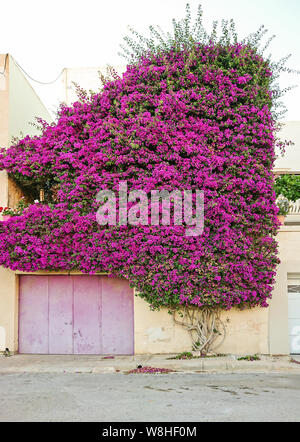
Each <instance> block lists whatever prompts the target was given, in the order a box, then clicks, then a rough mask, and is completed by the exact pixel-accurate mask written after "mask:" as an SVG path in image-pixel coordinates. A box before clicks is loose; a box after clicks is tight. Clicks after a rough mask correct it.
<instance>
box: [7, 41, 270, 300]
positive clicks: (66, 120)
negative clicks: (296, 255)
mask: <svg viewBox="0 0 300 442" xmlns="http://www.w3.org/2000/svg"><path fill="white" fill-rule="evenodd" d="M271 77H272V73H271V71H270V69H269V66H268V63H267V62H266V61H264V60H263V59H262V58H261V57H260V56H259V55H257V53H256V52H255V50H254V49H251V48H250V47H248V46H245V45H242V44H235V45H232V46H226V47H222V46H221V45H220V44H218V45H214V44H210V45H205V46H203V45H200V44H199V45H195V47H194V49H189V50H186V51H185V50H176V49H173V50H170V51H168V52H166V53H160V54H159V55H149V56H147V57H144V58H142V59H141V60H140V61H139V63H137V64H134V65H130V66H128V67H127V70H126V72H125V73H124V74H123V77H122V78H120V79H114V80H112V81H110V82H108V83H107V84H106V85H105V87H104V89H103V91H102V92H101V93H99V94H94V95H92V96H91V97H90V98H87V99H84V100H82V101H78V102H76V103H74V105H73V106H71V107H67V106H63V107H62V108H61V110H60V115H59V120H58V122H57V123H56V124H52V125H49V126H48V125H46V124H45V125H44V128H43V133H42V135H41V136H36V137H32V138H30V137H28V136H27V137H25V138H24V139H23V140H21V141H20V142H18V143H17V144H16V145H14V146H11V147H10V148H9V149H8V150H6V151H4V150H2V151H1V155H0V168H1V169H6V170H7V171H8V172H9V174H10V175H11V176H12V177H14V178H15V180H16V181H17V182H19V183H21V184H22V186H23V188H24V189H25V190H26V189H27V190H28V192H31V194H32V195H33V194H34V192H37V189H39V188H40V187H42V188H44V189H46V203H45V204H32V205H31V206H30V207H29V208H27V209H26V210H25V211H24V213H23V215H22V216H19V217H14V218H12V219H11V220H10V221H8V222H3V223H1V225H0V248H1V255H0V265H2V266H5V267H8V268H10V269H12V270H22V271H31V272H32V271H37V270H44V269H49V270H50V269H51V270H73V269H76V270H80V271H82V272H85V273H95V272H99V271H101V272H108V273H110V274H112V275H118V276H121V277H125V278H128V280H129V281H130V282H131V283H132V285H134V286H135V287H136V288H137V290H138V292H139V294H140V296H142V297H143V298H145V299H146V300H147V301H148V302H149V303H150V304H151V306H152V307H153V308H159V307H160V306H176V305H179V304H184V305H195V306H199V307H201V306H212V307H221V308H225V309H230V308H232V307H233V306H240V307H244V306H256V305H260V306H263V307H265V306H267V300H268V298H270V297H271V292H272V285H273V283H274V276H275V271H276V265H277V263H278V258H277V244H276V241H275V239H274V236H275V235H276V231H277V228H278V221H277V208H276V205H275V193H274V190H273V185H274V183H273V175H272V168H273V162H274V158H275V154H274V145H275V135H274V133H275V122H274V120H273V118H272V115H271V112H270V110H271V107H272V94H271V92H270V80H271ZM120 180H126V181H127V183H128V189H129V190H132V189H143V190H145V191H147V192H150V191H151V190H153V189H157V190H162V189H163V190H172V189H175V188H176V189H181V190H185V189H192V190H195V189H200V190H203V191H204V192H205V225H204V233H203V234H202V235H201V236H199V237H186V236H185V234H184V232H185V226H174V225H171V226H151V225H149V226H120V227H118V226H111V227H109V226H106V227H100V226H99V225H98V224H97V223H96V218H95V213H96V210H97V207H98V206H97V204H98V203H97V202H96V200H95V196H96V193H97V192H98V191H99V190H102V189H112V190H116V191H117V189H118V184H119V181H120ZM47 192H48V193H47ZM47 195H48V196H47ZM54 195H55V196H54ZM33 198H34V197H33ZM51 198H52V199H51Z"/></svg>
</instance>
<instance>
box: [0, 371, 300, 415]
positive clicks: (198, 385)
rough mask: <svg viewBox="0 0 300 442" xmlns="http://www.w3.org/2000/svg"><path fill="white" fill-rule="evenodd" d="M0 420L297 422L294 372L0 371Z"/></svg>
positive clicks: (299, 393)
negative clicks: (160, 373)
mask: <svg viewBox="0 0 300 442" xmlns="http://www.w3.org/2000/svg"><path fill="white" fill-rule="evenodd" d="M0 421H1V422H5V421H9V422H16V421H98V422H109V421H113V422H115V421H125V422H130V421H144V422H145V421H147V422H148V421H149V422H155V421H157V422H168V421H171V422H178V421H179V422H189V421H197V422H206V421H208V422H211V421H213V422H215V421H226V422H228V421H234V422H237V421H251V422H253V421H284V422H285V421H290V422H292V421H296V422H300V376H299V375H295V374H286V373H280V374H271V373H266V374H258V373H256V374H249V373H248V374H182V373H181V374H178V373H175V374H167V375H145V374H143V375H141V374H136V375H125V374H119V373H117V374H80V373H78V374H27V373H26V374H1V375H0Z"/></svg>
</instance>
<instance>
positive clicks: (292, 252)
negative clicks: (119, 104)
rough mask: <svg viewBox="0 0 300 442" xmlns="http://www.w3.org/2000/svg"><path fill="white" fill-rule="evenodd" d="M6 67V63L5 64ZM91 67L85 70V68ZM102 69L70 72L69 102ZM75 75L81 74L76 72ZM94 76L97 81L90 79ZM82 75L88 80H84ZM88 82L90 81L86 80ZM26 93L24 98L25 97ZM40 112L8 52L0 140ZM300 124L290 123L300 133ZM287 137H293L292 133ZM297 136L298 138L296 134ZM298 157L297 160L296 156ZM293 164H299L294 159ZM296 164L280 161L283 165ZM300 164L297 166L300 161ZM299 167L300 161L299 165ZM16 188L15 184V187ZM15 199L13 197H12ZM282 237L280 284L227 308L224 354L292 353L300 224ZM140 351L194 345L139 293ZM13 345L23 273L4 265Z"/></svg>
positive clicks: (0, 185) (2, 188)
mask: <svg viewBox="0 0 300 442" xmlns="http://www.w3.org/2000/svg"><path fill="white" fill-rule="evenodd" d="M4 65H5V56H3V55H0V72H1V71H3V69H4ZM1 66H3V68H2V69H1ZM85 71H86V70H85ZM97 71H98V68H94V69H92V71H91V72H90V73H88V75H87V74H83V70H82V71H80V70H69V69H68V70H66V71H65V77H64V80H63V81H64V82H65V93H66V95H65V97H64V98H65V101H66V102H67V103H68V104H70V103H71V102H72V101H74V100H76V94H75V91H74V89H73V90H72V81H76V82H77V83H79V84H80V85H81V86H82V87H83V88H86V89H95V86H96V85H97V87H98V84H99V80H98V77H97V75H96V73H97ZM75 74H76V75H75ZM91 76H93V78H94V81H95V82H94V83H91V81H90V79H88V78H91ZM83 78H85V80H84V81H83ZM85 82H88V86H86V83H85ZM24 97H25V99H24ZM35 116H41V117H43V118H44V119H46V120H48V121H49V120H50V116H49V114H48V112H47V110H46V109H45V108H44V107H43V105H42V103H41V102H40V100H39V98H38V97H37V96H36V94H35V93H34V91H33V90H32V88H31V86H30V85H29V84H28V83H27V81H26V79H25V78H24V77H23V75H22V74H21V72H20V71H19V68H18V67H17V66H16V65H15V63H14V61H13V59H12V58H11V57H6V70H5V75H4V76H1V75H0V145H1V146H3V147H5V146H7V145H8V144H9V142H10V140H11V137H12V136H19V135H20V132H23V134H24V135H25V134H31V135H33V134H34V133H35V128H34V127H33V126H31V125H29V122H30V121H33V119H34V117H35ZM298 126H299V123H297V124H295V125H293V124H292V125H291V127H292V130H293V131H294V132H293V133H294V135H293V134H292V136H295V135H297V133H298V132H297V131H298ZM287 138H288V137H287ZM294 138H295V137H294ZM295 161H296V160H295ZM292 163H294V164H296V163H295V162H294V160H293V161H292ZM288 164H291V162H289V163H286V164H285V163H281V164H280V165H279V167H283V166H284V165H288ZM297 167H298V166H297ZM299 170H300V165H299ZM10 189H11V190H12V188H10ZM10 198H11V196H10ZM8 199H9V196H8V182H7V177H6V174H5V173H1V174H0V204H1V205H2V206H3V205H4V206H5V205H7V204H8ZM277 239H278V241H279V246H280V258H281V261H282V262H281V265H280V267H279V269H278V274H277V280H276V286H275V289H274V295H273V299H272V300H271V302H270V308H269V309H262V308H255V309H246V310H243V311H240V310H238V309H233V310H231V311H228V312H223V314H222V319H223V322H224V323H225V326H226V339H225V341H224V343H223V344H222V345H221V346H220V347H219V348H218V349H217V351H218V352H220V353H232V354H255V353H261V354H268V353H272V354H288V353H289V343H288V306H287V303H288V297H287V275H288V273H293V274H295V273H300V226H295V227H290V226H284V227H282V228H281V230H280V232H279V235H278V238H277ZM134 325H135V352H136V354H142V353H179V352H182V351H189V350H191V341H190V337H189V335H188V333H187V332H186V331H185V330H184V329H183V328H182V327H180V326H179V325H175V324H174V323H173V319H172V317H171V316H170V315H169V314H168V312H167V310H161V311H159V312H152V311H150V309H149V305H148V304H147V303H146V302H145V301H143V300H142V299H141V298H139V297H135V324H134ZM6 347H8V348H9V349H10V350H12V351H17V350H18V276H17V274H16V273H15V272H12V271H9V270H5V269H3V268H0V351H3V350H5V348H6Z"/></svg>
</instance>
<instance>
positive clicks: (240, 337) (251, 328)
mask: <svg viewBox="0 0 300 442" xmlns="http://www.w3.org/2000/svg"><path fill="white" fill-rule="evenodd" d="M134 317H135V324H134V326H135V353H136V354H145V353H180V352H183V351H191V350H192V346H191V339H190V336H189V334H188V332H187V331H186V330H185V329H184V328H183V327H181V326H180V325H177V324H174V321H173V318H172V316H171V315H170V314H169V313H168V311H167V309H162V310H160V311H158V312H157V311H155V312H153V311H151V310H150V309H149V304H147V303H146V302H145V301H144V300H142V299H141V298H140V297H138V296H136V297H135V302H134ZM221 319H222V321H223V323H224V324H225V328H226V338H225V340H224V342H223V344H222V345H221V346H220V347H218V348H217V349H216V351H217V352H218V353H225V354H227V353H228V354H229V353H233V354H254V353H261V354H267V353H268V309H261V308H255V309H246V310H243V311H240V310H238V309H233V310H231V311H228V312H224V313H223V314H222V316H221Z"/></svg>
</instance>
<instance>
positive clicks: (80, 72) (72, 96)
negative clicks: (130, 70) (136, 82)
mask: <svg viewBox="0 0 300 442" xmlns="http://www.w3.org/2000/svg"><path fill="white" fill-rule="evenodd" d="M106 68H107V67H106V66H99V67H89V68H65V69H64V72H63V75H62V101H63V102H64V103H66V104H67V105H71V104H72V103H74V101H77V100H78V97H77V94H76V88H75V86H74V83H76V84H78V85H79V86H80V87H81V88H82V89H84V90H85V91H87V92H89V91H93V92H99V91H100V89H101V88H102V83H101V81H100V77H99V72H101V73H102V74H103V75H105V76H106ZM114 69H115V70H116V71H117V73H118V74H119V75H122V73H123V72H125V70H126V66H114Z"/></svg>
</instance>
